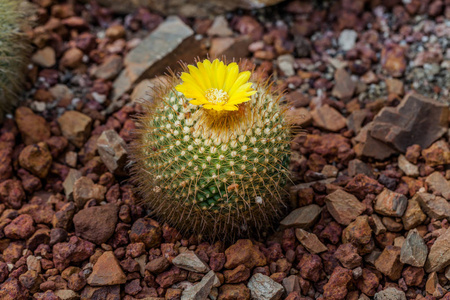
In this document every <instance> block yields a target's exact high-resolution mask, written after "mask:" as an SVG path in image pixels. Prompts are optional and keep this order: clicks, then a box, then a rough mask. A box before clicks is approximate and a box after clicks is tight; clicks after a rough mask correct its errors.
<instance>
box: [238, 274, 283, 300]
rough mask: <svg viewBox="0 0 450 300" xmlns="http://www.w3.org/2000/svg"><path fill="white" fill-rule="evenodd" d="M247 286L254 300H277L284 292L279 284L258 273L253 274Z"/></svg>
mask: <svg viewBox="0 0 450 300" xmlns="http://www.w3.org/2000/svg"><path fill="white" fill-rule="evenodd" d="M247 286H248V288H249V289H250V293H251V296H252V298H253V299H255V300H278V299H281V296H282V295H283V292H284V289H283V286H282V285H281V284H279V283H277V282H275V281H274V280H272V279H271V278H270V277H268V276H266V275H263V274H260V273H256V274H254V275H253V276H252V278H250V280H249V282H248V285H247Z"/></svg>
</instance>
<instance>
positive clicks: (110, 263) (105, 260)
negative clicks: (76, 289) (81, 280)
mask: <svg viewBox="0 0 450 300" xmlns="http://www.w3.org/2000/svg"><path fill="white" fill-rule="evenodd" d="M126 281H127V277H126V276H125V274H124V273H123V271H122V269H121V268H120V265H119V262H118V261H117V259H116V257H115V256H114V253H113V252H112V251H106V252H105V253H103V254H102V255H101V256H100V257H99V258H98V260H97V262H96V263H95V265H94V267H93V268H92V273H91V275H90V276H89V277H88V279H87V283H88V284H89V285H91V286H104V285H116V284H123V283H125V282H126Z"/></svg>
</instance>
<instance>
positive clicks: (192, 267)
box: [172, 251, 209, 273]
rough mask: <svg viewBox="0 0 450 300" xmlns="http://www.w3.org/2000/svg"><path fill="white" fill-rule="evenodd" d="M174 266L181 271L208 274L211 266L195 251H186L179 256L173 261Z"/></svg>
mask: <svg viewBox="0 0 450 300" xmlns="http://www.w3.org/2000/svg"><path fill="white" fill-rule="evenodd" d="M172 264H173V265H174V266H176V267H178V268H180V269H184V270H187V271H191V272H197V273H206V272H208V271H209V266H208V265H207V264H206V263H205V262H203V261H202V260H201V259H200V257H198V255H197V254H195V252H193V251H186V252H183V253H180V254H178V255H177V256H176V257H175V258H174V259H173V260H172Z"/></svg>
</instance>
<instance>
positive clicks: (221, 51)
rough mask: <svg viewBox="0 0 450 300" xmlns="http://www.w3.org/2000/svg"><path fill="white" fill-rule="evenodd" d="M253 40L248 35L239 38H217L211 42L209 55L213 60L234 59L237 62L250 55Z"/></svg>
mask: <svg viewBox="0 0 450 300" xmlns="http://www.w3.org/2000/svg"><path fill="white" fill-rule="evenodd" d="M251 42H252V39H251V38H250V37H249V36H247V35H241V36H238V37H217V38H213V39H212V40H211V47H210V49H209V54H210V56H211V58H212V59H216V58H219V59H220V58H221V57H223V56H225V57H233V58H235V59H236V60H239V59H240V58H245V57H247V56H248V54H249V50H248V47H249V45H250V44H251Z"/></svg>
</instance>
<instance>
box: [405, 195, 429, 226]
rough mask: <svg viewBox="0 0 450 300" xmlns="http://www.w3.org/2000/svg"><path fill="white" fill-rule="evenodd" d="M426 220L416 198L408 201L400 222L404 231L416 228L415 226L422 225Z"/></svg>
mask: <svg viewBox="0 0 450 300" xmlns="http://www.w3.org/2000/svg"><path fill="white" fill-rule="evenodd" d="M426 218H427V216H426V215H425V214H424V213H423V211H422V209H421V208H420V204H419V202H418V201H417V197H413V198H412V199H410V200H408V206H407V207H406V210H405V213H404V214H403V217H402V222H403V226H404V227H405V230H410V229H413V228H416V227H417V226H419V225H420V224H422V223H423V222H424V221H425V219H426Z"/></svg>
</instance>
